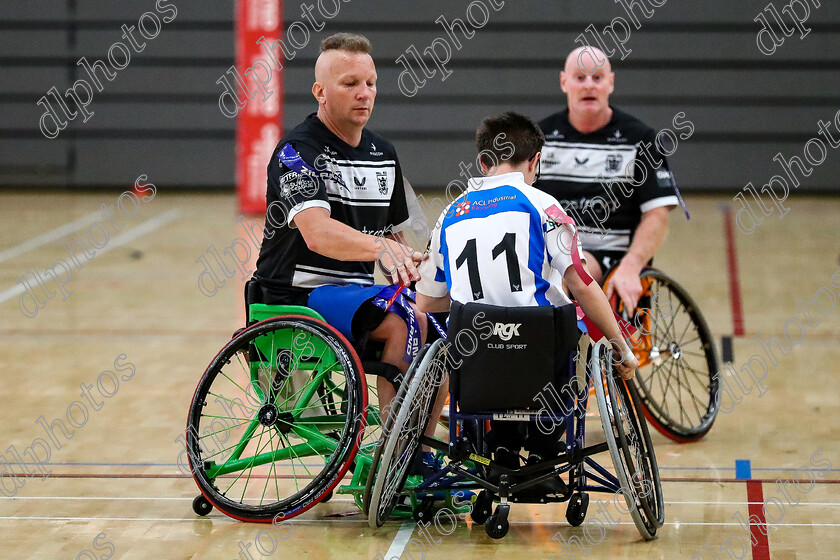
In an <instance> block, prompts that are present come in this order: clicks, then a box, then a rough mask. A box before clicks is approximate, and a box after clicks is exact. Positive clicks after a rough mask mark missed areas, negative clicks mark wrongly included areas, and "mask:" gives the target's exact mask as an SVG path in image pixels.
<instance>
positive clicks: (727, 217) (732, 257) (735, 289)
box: [721, 205, 744, 336]
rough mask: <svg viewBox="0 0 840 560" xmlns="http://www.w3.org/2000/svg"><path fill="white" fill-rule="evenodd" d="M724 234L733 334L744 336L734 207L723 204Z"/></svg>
mask: <svg viewBox="0 0 840 560" xmlns="http://www.w3.org/2000/svg"><path fill="white" fill-rule="evenodd" d="M721 212H723V235H724V237H725V238H726V269H727V272H728V275H729V301H730V303H731V304H732V334H733V335H734V336H744V314H743V310H742V308H741V285H740V282H739V281H738V255H737V254H736V252H735V232H734V230H733V227H732V209H731V208H730V207H729V206H728V205H727V206H721Z"/></svg>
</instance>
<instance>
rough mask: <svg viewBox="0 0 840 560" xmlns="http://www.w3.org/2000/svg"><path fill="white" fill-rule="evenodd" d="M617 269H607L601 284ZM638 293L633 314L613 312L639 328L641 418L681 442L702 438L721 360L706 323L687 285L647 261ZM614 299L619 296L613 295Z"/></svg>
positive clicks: (712, 411) (619, 307) (714, 406)
mask: <svg viewBox="0 0 840 560" xmlns="http://www.w3.org/2000/svg"><path fill="white" fill-rule="evenodd" d="M614 272H615V268H613V269H611V270H610V271H608V273H607V274H606V277H605V281H604V287H605V288H606V286H607V284H608V283H609V282H610V279H611V278H612V275H613V273H614ZM640 279H641V282H642V297H641V299H640V300H639V304H638V307H637V309H636V310H635V311H634V313H633V316H632V317H630V316H628V314H627V313H626V310H625V309H624V306H623V304H622V303H621V302H620V301H618V302H617V304H616V305H615V308H616V312H617V313H618V314H619V315H622V316H623V317H624V318H625V319H627V320H628V321H630V323H631V324H633V325H634V326H635V327H636V328H637V329H638V330H639V331H640V333H641V340H640V341H638V342H637V344H636V345H635V346H634V347H633V350H634V353H635V355H636V358H637V359H638V360H639V369H638V370H637V371H636V385H637V387H638V392H639V396H640V398H641V403H642V409H643V411H644V414H645V417H647V419H648V420H649V421H650V423H651V424H652V425H653V426H654V428H656V429H657V430H658V431H659V432H660V433H662V434H663V435H665V436H667V437H668V438H670V439H672V440H674V441H677V442H679V443H687V442H693V441H697V440H699V439H701V438H702V437H703V436H705V435H706V434H707V433H708V432H709V430H710V429H711V428H712V424H713V423H714V421H715V418H716V416H717V412H718V401H717V399H716V395H717V393H718V390H719V375H718V372H719V371H720V362H719V361H718V356H717V352H716V350H715V342H714V339H713V338H712V334H711V331H710V330H709V326H708V324H707V323H706V320H705V318H704V317H703V314H702V313H701V312H700V308H699V307H698V306H697V304H696V303H695V302H694V300H693V299H691V296H689V295H688V292H686V290H685V288H683V287H682V286H681V285H680V284H679V283H677V282H676V281H675V280H674V279H673V278H671V277H670V276H668V275H667V274H665V273H664V272H662V271H661V270H658V269H656V268H654V267H651V266H646V267H645V268H644V269H642V273H641V275H640ZM616 300H618V298H616Z"/></svg>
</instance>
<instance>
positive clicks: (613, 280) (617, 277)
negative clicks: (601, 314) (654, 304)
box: [605, 253, 644, 317]
mask: <svg viewBox="0 0 840 560" xmlns="http://www.w3.org/2000/svg"><path fill="white" fill-rule="evenodd" d="M643 267H644V263H643V262H642V261H641V259H639V258H637V257H635V256H634V255H632V254H631V253H628V254H627V255H626V256H625V257H624V258H623V259H622V260H621V264H619V265H618V268H617V269H615V272H614V273H613V275H612V277H610V281H609V284H607V289H606V292H605V293H606V296H607V299H608V300H609V299H611V298H612V297H613V295H614V294H618V297H620V298H621V301H622V302H623V303H624V308H625V309H626V310H627V315H628V317H632V316H633V312H634V311H635V310H636V304H637V303H639V298H640V297H642V282H641V279H640V278H639V275H640V274H641V273H642V268H643Z"/></svg>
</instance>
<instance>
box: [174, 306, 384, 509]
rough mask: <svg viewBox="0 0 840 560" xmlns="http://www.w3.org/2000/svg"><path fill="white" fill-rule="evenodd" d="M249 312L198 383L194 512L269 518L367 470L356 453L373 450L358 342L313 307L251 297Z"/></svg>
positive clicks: (372, 414)
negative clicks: (257, 300)
mask: <svg viewBox="0 0 840 560" xmlns="http://www.w3.org/2000/svg"><path fill="white" fill-rule="evenodd" d="M249 319H250V321H249V322H253V324H251V325H250V326H248V327H247V328H245V329H241V330H240V331H237V333H235V334H234V336H233V338H232V339H231V340H230V341H229V342H228V343H227V344H226V345H225V346H224V347H223V348H222V349H221V350H220V351H219V353H218V354H217V355H216V357H215V358H214V359H213V360H212V362H211V363H210V365H209V366H208V367H207V369H206V371H205V372H204V375H203V376H202V377H201V379H200V381H199V383H198V387H197V388H196V391H195V394H194V396H193V399H192V403H191V406H190V410H189V415H188V420H187V430H186V441H187V452H188V453H187V457H188V460H189V464H190V468H191V471H192V474H193V478H194V479H195V481H196V484H197V485H198V487H199V490H200V491H201V495H199V496H197V497H196V498H195V500H194V501H193V510H194V511H195V512H196V513H197V514H199V515H207V514H208V513H210V511H212V509H213V508H214V507H215V508H216V509H218V510H219V511H221V512H223V513H225V514H226V515H228V516H230V517H233V518H235V519H239V520H241V521H252V522H266V523H271V522H275V521H278V520H285V519H289V518H291V517H294V516H296V515H299V514H301V513H303V512H305V511H307V510H308V509H310V508H311V507H312V506H314V505H315V504H317V503H319V502H322V501H328V500H329V499H330V498H331V497H332V495H333V490H334V489H335V488H336V486H337V485H338V484H339V482H340V481H342V479H343V478H344V477H345V475H347V474H348V471H349V472H350V473H351V474H352V475H353V476H354V477H356V478H358V477H361V476H362V475H363V474H364V475H366V473H367V471H366V470H363V469H359V468H358V464H357V461H356V455H357V453H358V452H359V450H360V449H361V450H362V451H363V455H364V456H365V457H367V456H368V454H366V453H365V451H366V450H370V452H372V451H373V448H374V447H375V445H376V442H377V441H378V439H379V424H380V419H379V410H378V407H377V406H373V405H369V401H370V400H373V401H375V400H376V391H375V386H374V387H373V388H368V384H367V382H366V380H365V369H364V366H363V362H362V361H361V360H360V358H359V355H358V354H357V352H356V350H355V348H354V347H353V345H352V344H350V343H349V342H348V341H347V339H346V338H344V336H342V335H341V333H339V332H338V331H337V330H335V329H334V328H333V327H331V326H330V325H328V324H327V323H325V322H324V321H323V317H321V316H320V315H319V314H318V313H317V312H315V311H314V310H312V309H309V308H307V307H302V306H291V305H264V304H251V305H250V306H249ZM366 426H368V427H369V429H368V430H367V432H366V431H365V427H366ZM356 484H357V486H359V487H361V488H363V487H364V480H361V479H360V481H358V482H357V483H356Z"/></svg>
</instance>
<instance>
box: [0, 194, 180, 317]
mask: <svg viewBox="0 0 840 560" xmlns="http://www.w3.org/2000/svg"><path fill="white" fill-rule="evenodd" d="M180 215H181V211H180V210H179V209H177V208H173V209H172V210H170V211H169V212H164V213H163V214H161V215H160V216H155V217H154V218H151V219H149V220H146V221H145V222H143V223H142V224H140V225H139V226H137V227H135V228H131V229H130V230H127V231H124V232H123V233H121V234H119V235H117V236H116V237H114V238H112V239H110V240H109V241H108V244H107V245H106V246H105V247H104V248H102V249H97V250H96V255H94V258H96V257H97V256H99V255H102V254H104V253H107V252H108V251H110V250H112V249H114V248H116V247H120V246H122V245H125V244H126V243H129V242H131V241H134V240H135V239H137V238H138V237H140V236H141V235H145V234H147V233H149V232H151V231H154V230H156V229H157V228H159V227H161V226H164V225H166V224H168V223H169V222H171V221H173V220H175V219H176V218H177V217H178V216H180ZM91 260H93V259H91ZM87 262H90V261H87ZM25 291H26V287H24V285H23V284H20V283H18V284H15V286H14V287H12V288H9V289H8V290H6V291H5V292H0V303H3V302H4V301H6V300H9V299H12V298H13V297H15V296H19V295H21V294H22V293H23V292H25Z"/></svg>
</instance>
